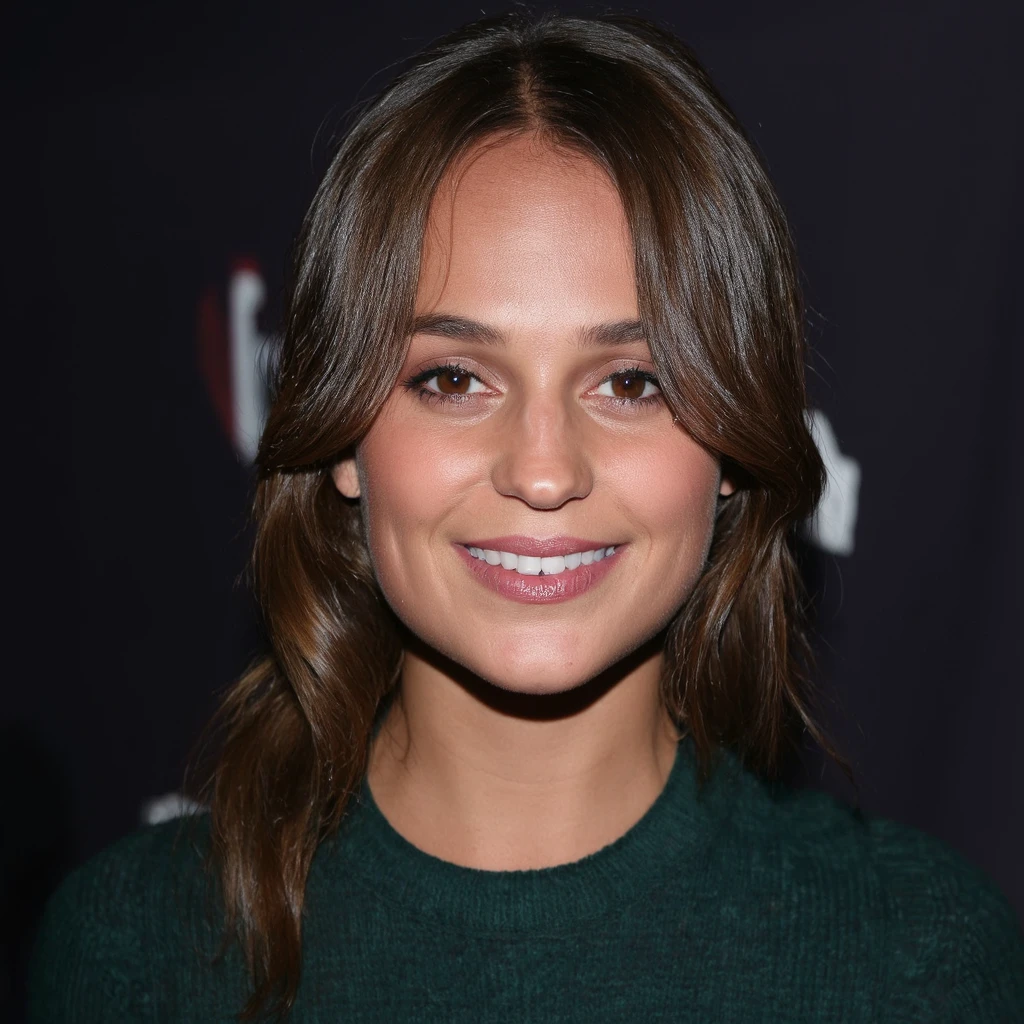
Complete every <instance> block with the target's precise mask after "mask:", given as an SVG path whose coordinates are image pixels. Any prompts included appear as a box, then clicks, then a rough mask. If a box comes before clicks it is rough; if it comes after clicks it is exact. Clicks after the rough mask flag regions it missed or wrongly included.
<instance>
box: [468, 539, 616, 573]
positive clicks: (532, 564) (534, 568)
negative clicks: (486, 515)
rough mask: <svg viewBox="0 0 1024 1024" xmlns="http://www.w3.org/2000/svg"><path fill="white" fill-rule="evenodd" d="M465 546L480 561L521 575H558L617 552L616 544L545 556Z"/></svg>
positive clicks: (591, 563)
mask: <svg viewBox="0 0 1024 1024" xmlns="http://www.w3.org/2000/svg"><path fill="white" fill-rule="evenodd" d="M463 546H464V547H465V549H466V550H467V551H468V552H469V553H470V555H471V556H472V557H473V558H475V559H477V560H478V561H481V562H486V563H487V564H488V565H494V566H497V565H500V566H501V567H502V569H507V570H509V571H510V572H516V573H518V574H519V575H520V576H557V575H558V574H559V573H564V572H575V571H576V570H577V569H578V568H580V566H582V565H593V564H594V563H595V562H600V561H603V560H604V559H605V558H608V557H610V556H611V555H614V554H615V545H611V546H609V547H600V548H591V549H590V550H588V551H573V552H570V553H569V554H565V555H551V556H548V557H543V558H542V557H540V556H536V555H517V554H514V553H513V552H511V551H495V550H493V549H491V548H478V547H470V546H469V545H463Z"/></svg>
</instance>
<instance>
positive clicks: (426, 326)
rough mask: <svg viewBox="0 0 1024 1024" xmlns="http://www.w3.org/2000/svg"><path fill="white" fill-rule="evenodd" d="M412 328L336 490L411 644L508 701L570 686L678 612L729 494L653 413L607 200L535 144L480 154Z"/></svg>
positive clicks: (667, 417) (462, 176)
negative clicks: (389, 385) (719, 504)
mask: <svg viewBox="0 0 1024 1024" xmlns="http://www.w3.org/2000/svg"><path fill="white" fill-rule="evenodd" d="M416 312H417V318H418V319H417V327H416V330H415V332H414V333H413V335H412V338H411V341H410V344H409V350H408V353H407V355H406V358H405V362H404V365H403V368H402V372H401V375H400V377H399V382H398V384H397V385H396V387H395V389H394V391H393V393H392V394H391V396H390V397H389V399H388V401H387V402H386V404H385V406H384V408H383V409H382V410H381V412H380V414H379V415H378V417H377V418H376V420H375V421H374V424H373V426H372V428H371V429H370V431H369V433H368V435H367V436H366V438H365V440H364V441H363V442H362V444H361V445H360V446H359V448H358V451H357V454H356V459H355V460H354V461H353V460H346V461H343V462H341V463H339V464H338V466H337V467H336V469H335V471H334V479H335V483H336V484H337V486H338V488H339V490H341V491H342V493H344V494H346V495H348V496H349V497H355V496H357V495H358V496H360V498H361V502H362V509H363V515H364V518H365V523H366V527H367V536H368V539H369V546H370V553H371V557H372V560H373V565H374V568H375V571H376V574H377V578H378V580H379V582H380V585H381V588H382V589H383V592H384V594H385V596H386V597H387V599H388V601H389V603H390V604H391V606H392V608H393V609H394V610H395V612H396V613H397V614H398V616H399V617H400V618H401V619H402V620H403V621H404V622H405V624H406V625H407V626H408V627H409V628H410V629H411V630H412V631H413V633H415V634H416V635H417V636H419V637H420V638H421V639H422V640H423V641H425V642H426V643H427V644H429V645H430V646H432V647H434V648H435V649H437V650H438V651H440V652H441V653H443V654H444V655H446V656H448V657H449V658H451V659H453V660H454V661H455V662H457V663H459V664H461V665H463V666H465V667H466V668H467V669H469V670H470V671H472V672H474V673H475V674H477V675H478V676H480V677H481V678H483V679H485V680H487V681H489V682H491V683H493V684H495V685H497V686H500V687H503V688H505V689H510V690H516V691H521V692H531V693H552V692H556V691H561V690H567V689H570V688H572V687H574V686H578V685H580V684H581V683H584V682H586V681H587V680H589V679H591V678H593V677H594V676H595V675H597V674H598V673H599V672H601V671H602V670H604V669H606V668H608V667H610V666H611V665H613V664H615V663H616V662H617V661H619V660H620V659H621V658H623V657H624V656H625V655H627V654H629V653H631V652H632V651H633V650H635V649H636V648H637V647H639V646H640V645H641V644H642V643H644V642H645V641H646V640H648V639H650V638H651V637H652V636H654V635H655V634H656V633H657V632H658V631H659V630H660V629H661V628H662V627H663V626H664V625H665V624H666V623H667V622H668V621H669V620H670V619H671V618H672V616H673V615H674V614H675V612H676V611H677V610H678V609H679V607H680V606H681V605H682V604H683V602H684V601H685V600H686V598H687V596H688V595H689V593H690V591H691V590H692V588H693V586H694V584H695V582H696V581H697V578H698V577H699V575H700V572H701V570H702V567H703V565H704V561H705V558H706V556H707V551H708V547H709V544H710V540H711V532H712V527H713V523H714V516H715V505H716V499H717V495H718V494H719V491H720V489H721V490H722V492H723V493H724V492H725V491H726V490H727V489H728V485H727V484H724V483H721V481H720V474H719V466H718V463H717V461H716V460H715V459H714V458H713V457H712V456H711V455H709V454H708V453H707V452H706V451H704V450H703V449H702V448H701V447H700V446H699V445H697V444H696V443H695V442H694V441H693V440H692V439H691V438H690V437H689V435H687V433H686V432H685V431H684V430H683V429H682V428H681V427H680V426H679V425H678V424H677V423H674V422H673V419H672V414H671V412H669V410H668V408H667V407H666V406H665V404H664V402H663V401H662V399H661V396H660V393H659V391H658V387H657V383H656V375H655V368H654V364H653V362H652V360H651V354H650V350H649V348H648V345H647V343H646V341H645V340H644V338H643V337H642V335H641V332H640V330H639V325H638V323H637V320H638V310H637V295H636V281H635V275H634V269H633V251H632V243H631V239H630V235H629V230H628V227H627V224H626V220H625V215H624V212H623V209H622V204H621V202H620V200H619V197H618V195H617V193H616V191H615V188H614V186H613V185H612V183H611V181H610V180H609V179H608V177H607V176H606V175H605V173H604V172H603V171H602V170H601V169H599V168H598V167H597V165H596V164H594V163H592V162H591V161H589V160H587V159H586V158H584V157H581V156H577V155H570V154H567V153H565V152H562V151H558V150H555V149H553V148H551V147H550V146H549V145H548V144H545V143H544V142H542V141H539V140H538V139H536V138H533V137H520V138H517V139H514V140H513V141H510V142H505V143H503V144H501V145H497V146H494V147H490V148H487V147H482V148H480V149H478V150H476V151H474V152H473V153H472V154H470V156H469V157H468V158H467V159H465V160H463V161H462V162H461V163H460V164H459V165H458V167H457V168H455V170H454V171H453V172H452V173H450V174H449V176H448V179H447V180H446V182H445V183H444V185H443V186H442V187H441V188H440V189H439V191H438V194H437V197H436V199H435V201H434V204H433V206H432V209H431V213H430V220H429V226H428V230H427V234H426V238H425V243H424V248H423V260H422V269H421V276H420V281H419V288H418V294H417V301H416Z"/></svg>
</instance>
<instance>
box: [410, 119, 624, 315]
mask: <svg viewBox="0 0 1024 1024" xmlns="http://www.w3.org/2000/svg"><path fill="white" fill-rule="evenodd" d="M416 306H417V309H416V311H417V313H418V314H424V313H432V312H435V311H439V310H440V311H444V312H451V313H460V314H462V315H466V316H473V317H474V318H476V319H481V320H486V321H489V322H494V323H495V325H496V326H498V327H499V328H501V329H507V328H509V327H514V326H516V325H517V324H518V325H519V326H521V327H523V328H524V329H525V328H528V327H529V326H530V325H538V324H540V323H546V324H547V326H548V327H551V326H554V325H555V324H557V323H558V322H559V321H565V322H566V325H567V326H569V327H572V328H574V329H575V328H578V327H579V326H580V324H581V323H592V322H600V321H606V320H614V319H623V318H626V317H635V316H636V281H635V272H634V259H633V248H632V240H631V237H630V232H629V228H628V225H627V222H626V217H625V212H624V210H623V207H622V202H621V200H620V198H619V195H618V192H617V190H616V188H615V186H614V184H613V183H612V181H611V179H610V178H609V177H608V175H607V173H606V172H605V171H604V170H603V168H601V167H600V166H599V165H598V164H597V163H596V162H594V161H593V160H591V159H589V158H587V157H586V156H584V155H582V154H579V153H575V152H571V151H568V150H566V149H564V148H556V147H555V146H554V145H552V144H551V143H550V142H549V141H547V140H545V139H543V138H542V137H540V136H537V135H535V134H529V135H521V136H517V137H514V138H512V139H510V140H502V141H500V142H496V143H489V144H481V145H479V146H477V147H475V148H474V149H472V150H471V151H470V152H469V153H467V154H466V155H465V156H464V157H463V158H462V159H461V160H459V161H458V162H457V163H455V164H454V165H453V167H452V168H450V170H449V172H448V174H447V175H446V176H445V178H444V180H443V181H442V183H441V185H440V186H439V188H438V190H437V193H436V195H435V197H434V200H433V202H432V204H431V208H430V216H429V218H428V224H427V230H426V234H425V236H424V245H423V256H422V261H421V270H420V280H419V287H418V291H417V302H416Z"/></svg>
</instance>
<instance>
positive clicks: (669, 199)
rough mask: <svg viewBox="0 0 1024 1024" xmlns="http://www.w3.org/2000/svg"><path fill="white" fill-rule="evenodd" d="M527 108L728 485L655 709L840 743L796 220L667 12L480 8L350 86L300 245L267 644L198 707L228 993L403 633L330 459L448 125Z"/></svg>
mask: <svg viewBox="0 0 1024 1024" xmlns="http://www.w3.org/2000/svg"><path fill="white" fill-rule="evenodd" d="M523 132H537V133H540V134H541V135H542V136H543V137H545V138H546V139H547V140H548V141H550V142H551V143H552V144H553V145H557V146H562V147H568V148H570V149H572V150H573V151H576V152H580V153H583V154H585V155H586V156H588V157H589V158H590V159H592V160H594V161H595V162H596V163H597V164H599V165H600V166H601V167H602V168H603V169H604V170H605V171H606V172H607V173H608V175H609V176H610V177H611V180H612V181H613V182H614V183H615V185H616V187H617V189H618V192H619V195H620V197H621V200H622V203H623V206H624V208H625V213H626V217H627V220H628V223H629V226H630V228H631V232H632V241H633V246H634V249H635V265H636V278H637V286H638V297H639V308H640V316H641V320H642V322H643V323H644V325H645V328H646V336H647V338H648V339H649V343H650V347H651V351H652V355H653V358H654V362H655V365H656V367H657V372H658V379H659V382H660V386H661V388H662V391H663V393H664V396H665V399H666V401H667V403H668V405H669V406H670V407H671V409H672V411H673V413H674V414H675V415H676V416H677V417H678V419H679V421H680V422H681V423H682V425H683V426H684V427H685V429H686V430H687V431H688V432H689V434H690V435H691V436H692V437H693V438H694V439H695V440H696V441H697V442H698V443H700V444H701V445H702V446H704V447H705V448H706V449H707V450H708V451H710V452H712V453H714V454H715V455H716V456H717V457H719V458H720V459H721V460H722V462H723V465H724V466H725V468H726V472H727V473H728V474H729V475H730V477H731V478H732V479H733V481H734V482H735V483H736V484H737V485H738V487H737V490H736V491H735V493H734V494H733V495H732V496H731V497H729V498H727V499H725V500H723V501H721V502H720V509H719V513H718V518H717V521H716V525H715V530H714V535H713V539H712V545H711V550H710V554H709V557H708V562H707V566H706V569H705V571H704V573H703V575H702V577H701V578H700V580H699V582H698V584H697V586H696V588H695V590H694V591H693V593H692V595H691V596H690V598H689V599H688V601H687V602H686V604H685V605H684V607H683V608H682V609H681V611H680V612H679V614H678V616H677V617H676V619H675V620H674V622H672V623H671V625H670V626H669V628H668V631H667V634H666V642H665V659H664V666H665V667H664V675H663V684H662V694H663V699H664V703H665V706H666V708H667V710H668V711H669V713H670V714H671V716H672V717H673V719H674V720H675V721H676V722H677V724H679V725H680V727H681V728H683V729H685V730H686V731H687V732H689V733H690V734H692V737H693V740H694V743H695V748H696V751H697V755H698V761H699V765H700V770H701V773H702V776H703V777H706V775H707V773H708V771H709V770H710V766H711V762H712V758H713V754H714V752H715V749H716V748H717V747H726V748H730V749H732V750H734V751H736V752H737V753H738V754H739V755H740V757H741V758H742V759H743V761H744V762H745V763H746V764H748V765H749V766H750V767H751V768H752V769H753V770H755V771H757V772H758V773H760V774H762V775H763V776H765V777H771V776H772V775H773V774H775V773H776V770H777V767H778V765H779V762H780V757H781V756H782V754H783V753H784V749H785V746H786V744H787V742H788V740H787V737H788V736H790V734H791V732H792V733H794V734H795V732H796V729H799V728H800V727H802V729H803V730H804V731H806V732H808V733H809V734H810V735H811V736H812V737H813V738H814V739H815V740H816V741H817V742H818V743H819V745H821V746H822V747H823V748H824V749H825V750H827V751H828V752H829V753H831V754H832V755H833V756H834V757H836V758H837V760H839V761H840V762H841V763H843V762H842V759H841V758H839V757H838V755H836V754H835V752H834V751H833V749H832V747H831V745H830V743H829V741H828V739H827V737H826V736H824V734H823V732H822V731H821V729H820V728H819V726H818V725H816V723H815V721H814V717H813V714H812V694H811V691H810V690H809V687H808V684H807V665H808V659H809V651H808V645H807V642H806V639H805V634H804V632H803V630H802V628H801V601H802V597H801V589H800V579H799V574H798V572H797V568H796V565H795V562H794V557H793V554H792V549H791V541H792V535H793V533H794V530H795V529H796V527H797V526H798V524H799V523H800V522H801V521H802V520H803V519H804V518H805V517H806V516H808V515H809V514H810V513H811V512H812V511H813V509H814V507H815V505H816V504H817V501H818V498H819V496H820V492H821V488H822V486H823V468H822V463H821V459H820V457H819V455H818V451H817V449H816V447H815V445H814V442H813V440H812V438H811V436H810V434H809V432H808V429H807V426H806V423H805V405H806V397H805V386H804V351H803V309H802V304H801V299H800V293H799V286H798V274H797V269H796V263H795V258H794V253H793V247H792V244H791V241H790V236H789V232H788V228H787V225H786V221H785V217H784V215H783V211H782V209H781V207H780V204H779V201H778V199H777V197H776V195H775V192H774V190H773V188H772V186H771V184H770V182H769V180H768V177H767V175H766V173H765V171H764V169H763V168H762V166H761V164H760V162H759V160H758V158H757V156H756V154H755V152H754V150H753V148H752V146H751V144H750V142H749V141H748V139H747V138H746V136H745V134H744V132H743V130H742V128H741V127H740V125H739V124H738V122H737V120H736V118H735V116H734V115H733V114H732V112H731V111H730V110H729V108H728V106H727V105H726V103H725V102H724V100H723V99H722V97H721V96H720V95H719V93H718V91H717V90H716V88H715V87H714V85H713V84H712V83H711V81H710V79H709V78H708V75H707V73H706V72H705V71H704V69H703V68H702V67H701V66H700V64H699V63H698V62H697V60H696V59H695V57H694V56H693V54H692V53H691V52H690V50H689V49H687V48H686V47H685V46H684V45H683V44H682V43H681V42H680V41H679V40H678V39H676V38H675V37H674V36H673V35H671V34H670V33H668V32H666V31H665V30H663V29H661V28H659V27H657V26H655V25H653V24H651V23H649V22H646V21H643V20H640V19H636V18H630V17H620V16H606V17H600V18H592V19H588V18H575V17H566V16H560V15H553V14H545V15H542V16H539V17H536V16H529V15H524V14H522V13H517V14H513V15H506V16H502V17H498V18H492V19H486V20H483V21H479V22H476V23H474V24H472V25H469V26H468V27H465V28H463V29H461V30H459V31H457V32H455V33H453V34H451V35H449V36H447V37H446V38H444V39H442V40H441V41H440V42H438V43H436V44H435V45H433V46H431V47H430V48H429V49H427V50H426V51H424V52H423V53H421V54H420V55H418V56H417V57H415V58H414V59H413V60H412V61H411V62H410V64H409V65H408V67H407V68H406V69H405V70H404V71H403V72H402V73H401V74H400V75H399V76H398V77H397V78H396V79H395V80H394V81H393V82H392V83H391V84H390V85H389V86H388V87H387V88H386V89H385V90H384V91H383V92H382V93H381V94H380V95H379V96H378V97H377V98H376V99H375V100H374V101H373V102H372V103H370V104H369V105H367V106H366V107H365V109H363V110H362V111H361V112H360V113H359V115H358V116H357V117H356V118H355V120H354V123H353V124H352V126H351V128H350V130H349V131H348V133H347V134H346V135H345V137H344V139H343V140H342V141H341V143H340V146H339V148H338V150H337V153H336V155H335V156H334V158H333V160H332V162H331V164H330V167H329V169H328V171H327V173H326V175H325V177H324V179H323V181H322V183H321V184H320V186H319V188H318V190H317V192H316V195H315V197H314V199H313V201H312V204H311V206H310V208H309V211H308V213H307V214H306V217H305V220H304V222H303V225H302V229H301V233H300V236H299V239H298V243H297V247H296V254H295V263H294V271H293V280H292V286H291V291H290V300H289V304H288V308H287V313H286V318H285V334H284V342H283V346H282V350H281V353H280V360H279V364H278V367H277V371H276V382H275V395H274V400H273V403H272V408H271V411H270V415H269V419H268V422H267V425H266V429H265V430H264V433H263V437H262V441H261V444H260V448H259V455H258V459H257V464H258V484H257V491H256V497H255V505H254V510H255V511H254V514H255V525H256V540H255V549H254V554H253V560H252V568H253V577H254V582H255V589H256V593H257V595H258V598H259V602H260V605H261V607H262V612H263V615H264V619H265V624H266V629H267V634H268V637H269V641H270V653H269V654H268V655H267V656H266V657H265V658H264V659H262V660H261V661H259V662H258V663H257V664H256V665H255V666H254V667H253V668H251V669H250V670H249V671H248V672H247V674H246V675H244V676H243V678H241V679H240V680H239V681H238V682H237V683H236V684H235V685H234V686H233V687H232V688H231V689H230V690H229V691H228V692H227V694H226V697H225V698H224V700H223V703H222V705H221V707H220V708H219V710H218V712H217V714H216V716H215V717H214V720H213V722H212V723H211V725H210V729H209V732H208V734H207V735H208V736H212V735H214V734H216V737H217V746H218V753H217V755H216V758H215V760H214V761H213V763H212V768H211V769H210V771H209V773H208V774H207V775H206V776H205V782H204V785H203V788H202V789H201V790H200V794H201V795H203V796H204V797H205V799H206V800H207V802H208V803H209V805H210V826H211V842H210V867H211V870H212V871H213V872H214V873H215V876H216V878H217V879H218V881H219V889H220V893H221V897H222V899H223V911H224V925H225V931H224V936H225V943H228V942H231V941H234V940H236V939H237V941H238V942H239V943H240V945H241V948H242V950H243V952H244V954H245V959H246V962H247V964H248V968H249V971H250V974H251V982H252V992H251V996H250V998H249V1000H248V1002H247V1003H246V1005H245V1007H244V1010H243V1012H242V1018H243V1019H248V1020H251V1019H254V1018H256V1017H257V1016H259V1015H260V1014H261V1013H262V1012H264V1010H267V1009H269V1010H271V1011H273V1012H275V1013H277V1014H279V1015H283V1014H286V1013H287V1011H288V1010H289V1009H290V1007H291V1006H292V1004H293V1002H294V999H295V996H296V993H297V990H298V985H299V979H300V967H301V960H302V957H301V949H302V947H301V940H302V928H301V922H302V909H303V900H304V893H305V885H306V879H307V876H308V873H309V870H310V864H311V862H312V859H313V856H314V854H315V853H316V850H317V847H318V846H319V844H320V843H321V842H322V841H323V839H324V838H325V837H327V836H328V835H330V834H331V833H332V832H334V831H335V829H336V828H337V826H338V825H339V823H340V821H341V819H342V817H343V815H344V813H345V809H346V806H347V804H348V802H349V800H350V799H351V797H352V795H353V793H354V792H355V791H356V789H357V787H358V786H359V784H360V782H361V779H362V777H363V774H364V773H365V770H366V766H367V760H368V749H369V744H370V738H371V732H372V726H373V722H374V718H375V715H376V713H377V712H378V709H379V707H380V705H381V702H382V701H383V700H384V699H385V698H386V696H387V695H388V694H389V692H391V691H392V689H393V687H394V685H395V681H396V679H397V675H398V669H399V665H400V659H401V644H400V640H399V634H398V631H397V629H396V626H395V620H394V618H393V616H392V614H391V612H390V609H389V608H388V607H387V604H386V602H385V600H384V598H383V596H382V594H381V591H380V589H379V587H378V585H377V583H376V581H375V579H374V576H373V572H372V569H371V565H370V560H369V556H368V552H367V550H366V546H365V543H364V539H363V531H362V526H361V520H360V511H359V507H358V504H357V503H353V502H350V501H347V500H345V499H344V498H342V497H341V496H340V495H339V493H338V491H337V490H336V488H335V486H334V484H333V481H332V479H331V474H330V470H331V467H332V466H333V465H334V464H335V463H336V462H337V461H338V459H339V458H340V457H341V456H342V454H343V453H346V452H349V451H351V450H352V449H353V447H354V446H356V445H357V444H358V443H359V441H360V439H361V438H362V437H363V436H364V435H365V434H366V432H367V430H368V428H369V426H370V424H371V422H372V421H373V419H374V416H375V414H376V413H377V411H378V410H379V409H380V407H381V405H382V403H383V402H384V400H385V399H386V397H387V396H388V394H389V393H390V392H391V390H392V388H393V387H394V384H395V381H396V378H397V375H398V373H399V370H400V366H401V363H402V360H403V358H404V352H405V348H406V345H407V343H408V336H409V329H410V324H411V320H412V314H413V301H414V296H415V291H416V285H417V276H418V268H419V260H420V252H421V246H422V240H423V233H424V227H425V224H426V219H427V212H428V209H429V207H430V203H431V199H432V197H433V195H434V192H435V189H436V187H437V186H438V183H439V182H440V181H441V179H442V177H443V176H444V174H445V172H446V170H447V169H448V168H449V167H451V166H452V164H453V161H455V160H456V159H457V158H458V157H460V156H461V155H463V154H465V153H466V152H467V150H468V149H469V148H470V147H472V146H474V145H476V144H481V143H485V142H486V141H488V140H494V139H499V138H501V137H508V136H512V135H515V134H517V133H523ZM223 948H224V947H222V951H223Z"/></svg>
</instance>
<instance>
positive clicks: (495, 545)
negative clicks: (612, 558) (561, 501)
mask: <svg viewBox="0 0 1024 1024" xmlns="http://www.w3.org/2000/svg"><path fill="white" fill-rule="evenodd" d="M461 543H462V545H463V547H467V548H486V549H487V550H489V551H507V552H509V554H512V555H527V556H531V555H532V556H533V557H534V558H551V557H553V556H555V555H571V554H574V553H575V552H577V551H596V550H598V549H599V548H608V547H616V546H617V545H616V544H615V543H614V542H611V543H610V542H608V541H596V540H585V539H583V538H581V537H546V538H544V539H541V538H540V537H522V536H516V537H490V538H488V539H487V540H467V541H461Z"/></svg>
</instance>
